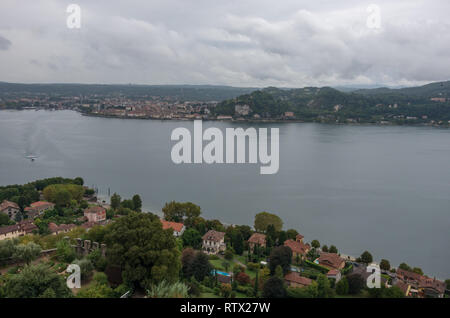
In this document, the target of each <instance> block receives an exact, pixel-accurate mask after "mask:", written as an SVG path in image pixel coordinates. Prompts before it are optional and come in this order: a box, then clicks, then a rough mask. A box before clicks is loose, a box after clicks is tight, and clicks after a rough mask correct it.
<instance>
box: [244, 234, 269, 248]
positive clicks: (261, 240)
mask: <svg viewBox="0 0 450 318" xmlns="http://www.w3.org/2000/svg"><path fill="white" fill-rule="evenodd" d="M248 242H249V243H254V244H259V245H265V244H266V235H264V234H261V233H253V234H252V236H250V238H249V239H248Z"/></svg>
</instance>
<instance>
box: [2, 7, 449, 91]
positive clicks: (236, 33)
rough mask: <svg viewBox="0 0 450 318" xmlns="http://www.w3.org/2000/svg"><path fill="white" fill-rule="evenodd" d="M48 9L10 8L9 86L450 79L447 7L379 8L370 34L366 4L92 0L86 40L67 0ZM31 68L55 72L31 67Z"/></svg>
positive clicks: (5, 28)
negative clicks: (71, 21)
mask: <svg viewBox="0 0 450 318" xmlns="http://www.w3.org/2000/svg"><path fill="white" fill-rule="evenodd" d="M36 3H39V4H40V6H39V7H37V5H33V6H32V7H31V8H25V9H21V8H18V7H17V5H15V3H14V2H13V1H6V2H3V1H2V3H1V4H0V9H1V10H0V32H2V34H3V35H5V36H7V37H8V38H9V39H11V40H12V41H14V47H13V46H11V45H10V44H8V45H7V46H8V48H9V50H7V51H5V52H3V53H2V54H3V56H2V59H1V60H0V74H2V75H3V76H5V75H4V74H10V75H9V76H10V77H9V78H0V80H6V81H8V80H9V81H39V80H41V81H48V82H58V81H69V82H90V83H92V82H101V83H127V82H133V83H148V84H177V83H187V84H227V85H237V86H269V85H275V86H291V87H298V86H307V85H318V86H322V85H342V84H371V83H383V84H387V85H407V84H417V83H422V82H427V81H434V80H443V79H450V56H449V55H448V54H447V52H448V51H449V50H450V24H449V23H447V17H446V12H449V11H450V4H449V2H448V1H445V0H436V1H423V0H411V1H408V2H401V3H400V2H399V3H393V2H391V1H387V0H379V1H377V3H378V5H379V6H380V7H381V14H382V15H381V19H382V28H381V29H380V30H370V29H368V28H367V26H366V19H367V15H368V13H367V12H366V6H367V4H363V5H362V4H361V3H360V1H356V0H355V1H353V0H349V1H339V2H337V1H334V0H328V1H321V2H320V3H315V2H311V1H308V2H306V1H303V2H302V1H298V0H282V1H278V2H277V3H275V2H274V1H269V0H248V1H237V0H229V1H207V0H153V1H146V2H143V1H137V0H131V1H127V2H126V3H124V2H120V1H103V0H100V1H95V2H92V1H86V0H80V1H78V3H79V5H80V6H81V9H82V28H81V29H80V30H69V29H67V28H66V27H65V17H66V14H65V7H64V4H63V3H62V2H59V1H56V0H48V1H39V0H37V1H36ZM27 10H28V11H27ZM4 12H9V14H5V13H4ZM36 30H45V32H37V31H36ZM1 39H2V38H0V49H1V45H2V44H1ZM30 48H33V49H30ZM18 53H20V54H18ZM30 60H36V61H39V62H40V63H42V65H47V66H49V67H48V68H47V70H46V69H45V68H42V67H40V66H39V65H37V64H32V65H31V67H28V68H26V67H24V65H25V63H28V65H30V64H29V62H28V61H30ZM39 67H40V68H39ZM38 70H39V71H38Z"/></svg>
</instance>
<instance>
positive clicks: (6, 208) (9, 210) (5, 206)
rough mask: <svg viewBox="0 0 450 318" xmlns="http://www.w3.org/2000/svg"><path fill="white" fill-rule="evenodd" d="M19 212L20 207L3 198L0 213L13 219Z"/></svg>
mask: <svg viewBox="0 0 450 318" xmlns="http://www.w3.org/2000/svg"><path fill="white" fill-rule="evenodd" d="M19 212H20V207H19V206H18V205H17V203H15V202H11V201H8V200H3V202H2V203H1V204H0V213H5V214H6V215H7V216H8V217H9V218H10V219H11V220H15V218H16V215H17V213H19Z"/></svg>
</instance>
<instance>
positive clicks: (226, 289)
mask: <svg viewBox="0 0 450 318" xmlns="http://www.w3.org/2000/svg"><path fill="white" fill-rule="evenodd" d="M231 291H232V287H231V284H224V283H221V284H220V294H221V295H222V297H224V298H228V297H230V295H231Z"/></svg>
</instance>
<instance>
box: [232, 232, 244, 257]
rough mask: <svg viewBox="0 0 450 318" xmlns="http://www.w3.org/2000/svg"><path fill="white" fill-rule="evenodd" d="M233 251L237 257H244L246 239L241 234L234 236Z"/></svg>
mask: <svg viewBox="0 0 450 318" xmlns="http://www.w3.org/2000/svg"><path fill="white" fill-rule="evenodd" d="M232 245H233V249H234V252H235V253H236V254H237V255H242V253H243V252H244V238H243V237H242V234H241V233H240V232H237V233H236V234H235V235H233V243H232Z"/></svg>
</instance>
